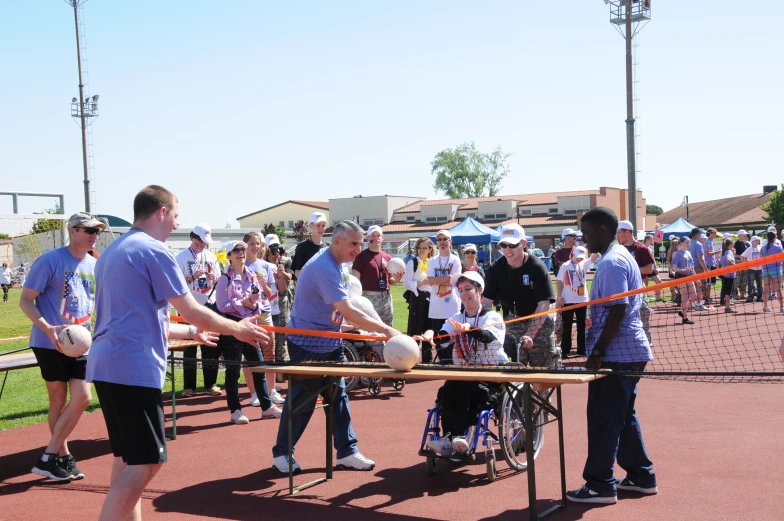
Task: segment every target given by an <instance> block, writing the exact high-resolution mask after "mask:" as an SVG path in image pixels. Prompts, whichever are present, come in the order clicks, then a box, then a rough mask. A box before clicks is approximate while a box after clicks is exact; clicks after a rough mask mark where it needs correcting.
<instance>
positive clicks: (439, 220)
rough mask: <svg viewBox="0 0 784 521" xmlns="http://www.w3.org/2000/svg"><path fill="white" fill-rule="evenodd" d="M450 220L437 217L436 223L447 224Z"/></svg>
mask: <svg viewBox="0 0 784 521" xmlns="http://www.w3.org/2000/svg"><path fill="white" fill-rule="evenodd" d="M448 220H449V219H447V218H446V217H436V222H437V223H445V222H447V221H448Z"/></svg>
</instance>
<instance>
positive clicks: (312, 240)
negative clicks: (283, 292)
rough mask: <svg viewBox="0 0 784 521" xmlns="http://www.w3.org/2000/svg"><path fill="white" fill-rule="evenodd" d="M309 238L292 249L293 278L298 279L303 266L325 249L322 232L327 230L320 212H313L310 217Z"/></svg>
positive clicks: (324, 219) (324, 216) (325, 218)
mask: <svg viewBox="0 0 784 521" xmlns="http://www.w3.org/2000/svg"><path fill="white" fill-rule="evenodd" d="M308 227H309V228H310V237H308V238H307V239H305V240H304V241H302V242H301V243H299V244H297V247H296V248H295V249H294V260H293V261H292V265H291V267H292V269H293V270H294V278H297V277H299V272H300V271H302V268H304V267H305V264H307V263H308V261H309V260H310V259H311V258H312V257H313V256H314V255H315V254H317V253H318V251H319V250H320V249H321V248H326V247H327V245H326V244H325V243H324V241H323V240H322V238H323V237H324V230H326V229H327V216H326V215H324V214H323V213H321V212H315V213H313V215H311V216H310V224H308Z"/></svg>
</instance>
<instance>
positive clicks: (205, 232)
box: [193, 223, 212, 244]
mask: <svg viewBox="0 0 784 521" xmlns="http://www.w3.org/2000/svg"><path fill="white" fill-rule="evenodd" d="M193 233H195V234H196V235H198V236H199V239H201V242H204V243H207V244H212V228H210V225H209V224H206V223H201V224H197V225H196V226H194V227H193Z"/></svg>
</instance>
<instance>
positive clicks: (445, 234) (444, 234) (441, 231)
mask: <svg viewBox="0 0 784 521" xmlns="http://www.w3.org/2000/svg"><path fill="white" fill-rule="evenodd" d="M439 235H443V236H444V237H448V238H449V240H450V241H451V240H452V234H451V233H449V230H439V231H438V233H437V234H436V239H438V236H439Z"/></svg>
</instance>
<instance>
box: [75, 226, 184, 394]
mask: <svg viewBox="0 0 784 521" xmlns="http://www.w3.org/2000/svg"><path fill="white" fill-rule="evenodd" d="M95 284H96V291H95V313H96V321H95V334H94V335H93V347H92V349H91V350H90V356H89V357H88V358H87V381H88V382H94V381H96V380H98V381H101V382H111V383H117V384H124V385H134V386H139V387H152V388H154V389H161V388H162V387H163V382H164V378H165V376H166V356H167V354H168V333H169V301H168V299H170V298H173V297H179V296H181V295H185V294H186V293H188V286H187V285H186V284H185V278H184V277H183V276H182V271H181V270H180V268H179V266H178V265H177V261H176V260H175V259H174V255H173V254H172V252H171V250H169V248H168V247H166V245H165V244H163V243H162V242H161V241H159V240H156V239H154V238H152V237H150V236H149V235H147V234H146V233H144V232H143V231H140V230H131V231H130V232H128V233H126V234H125V235H123V236H122V237H120V238H119V239H117V240H116V241H114V242H113V243H112V244H110V245H109V247H108V248H106V249H105V250H104V251H103V253H101V256H100V258H99V259H98V262H97V263H96V265H95Z"/></svg>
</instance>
